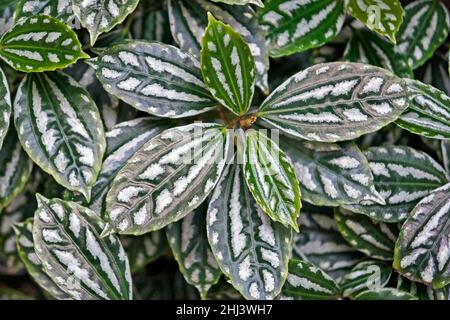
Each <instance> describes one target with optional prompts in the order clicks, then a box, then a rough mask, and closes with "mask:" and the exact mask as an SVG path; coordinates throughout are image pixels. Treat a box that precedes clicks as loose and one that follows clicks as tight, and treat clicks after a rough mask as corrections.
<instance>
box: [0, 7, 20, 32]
mask: <svg viewBox="0 0 450 320" xmlns="http://www.w3.org/2000/svg"><path fill="white" fill-rule="evenodd" d="M18 1H19V0H2V2H1V3H0V36H1V35H3V34H4V33H5V32H6V31H8V30H9V29H10V28H11V27H12V25H13V24H14V13H15V10H16V6H17V2H18Z"/></svg>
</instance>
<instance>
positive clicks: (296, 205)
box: [243, 130, 302, 231]
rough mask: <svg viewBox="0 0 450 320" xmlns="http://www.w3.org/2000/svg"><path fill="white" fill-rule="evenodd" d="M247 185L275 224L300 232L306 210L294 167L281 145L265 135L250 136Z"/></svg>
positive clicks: (256, 132) (246, 175) (245, 163)
mask: <svg viewBox="0 0 450 320" xmlns="http://www.w3.org/2000/svg"><path fill="white" fill-rule="evenodd" d="M245 144H246V146H245V151H244V160H243V161H244V172H245V175H244V177H245V181H246V182H247V185H248V187H249V189H250V191H251V192H252V194H253V196H254V197H255V199H256V202H258V204H259V205H260V206H261V208H262V209H263V211H264V212H265V213H266V214H268V215H269V216H270V218H272V220H274V221H278V222H281V223H282V224H284V225H285V226H291V227H292V228H294V230H296V231H298V225H297V218H298V216H299V214H300V208H301V207H302V205H301V202H300V187H299V183H298V180H297V176H296V174H295V169H294V166H293V165H292V163H291V161H290V159H289V158H288V157H287V156H286V154H285V153H284V152H283V151H282V150H280V149H279V147H278V145H277V144H276V143H275V142H274V141H272V140H271V139H270V138H268V137H267V136H266V135H265V134H264V133H262V132H260V131H256V130H248V131H247V132H246V143H245Z"/></svg>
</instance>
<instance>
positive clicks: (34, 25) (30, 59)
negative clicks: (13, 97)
mask: <svg viewBox="0 0 450 320" xmlns="http://www.w3.org/2000/svg"><path fill="white" fill-rule="evenodd" d="M0 58H2V59H3V60H4V61H5V62H6V63H8V64H9V65H10V66H11V67H13V68H14V69H16V70H19V71H23V72H41V71H52V70H56V69H61V68H65V67H67V66H68V65H70V64H72V63H75V62H76V61H77V60H78V59H82V58H89V56H88V55H87V54H86V53H84V52H83V50H82V48H81V44H80V42H79V41H78V38H77V34H76V33H75V32H74V31H73V30H72V29H71V28H69V27H68V26H67V25H65V24H64V23H62V22H61V21H59V20H57V19H55V18H52V17H50V16H45V15H37V16H32V17H30V18H22V19H20V20H19V21H18V22H17V23H16V24H15V25H14V26H13V27H12V29H10V30H9V31H7V32H6V33H5V34H4V35H3V37H2V38H1V39H0Z"/></svg>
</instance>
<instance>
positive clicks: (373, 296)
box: [355, 288, 418, 300]
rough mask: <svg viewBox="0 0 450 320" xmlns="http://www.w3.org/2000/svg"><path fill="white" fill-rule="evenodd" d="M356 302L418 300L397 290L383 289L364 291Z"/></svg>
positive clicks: (356, 298)
mask: <svg viewBox="0 0 450 320" xmlns="http://www.w3.org/2000/svg"><path fill="white" fill-rule="evenodd" d="M355 300H418V299H417V297H415V296H413V295H412V294H410V293H408V292H405V291H401V290H398V289H395V288H381V289H375V290H367V291H363V292H361V293H360V294H358V295H357V296H356V297H355Z"/></svg>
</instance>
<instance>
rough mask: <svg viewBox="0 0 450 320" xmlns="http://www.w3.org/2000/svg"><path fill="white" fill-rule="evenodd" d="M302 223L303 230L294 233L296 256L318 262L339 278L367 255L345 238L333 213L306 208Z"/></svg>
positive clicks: (300, 219)
mask: <svg viewBox="0 0 450 320" xmlns="http://www.w3.org/2000/svg"><path fill="white" fill-rule="evenodd" d="M299 225H300V226H301V232H300V233H297V234H295V235H294V246H293V252H292V254H293V258H294V259H300V260H305V261H309V262H311V263H313V264H315V265H317V266H318V267H320V268H321V269H322V270H324V271H325V272H326V273H327V274H329V275H330V276H332V277H333V278H334V279H335V280H336V281H340V279H341V277H342V276H343V275H344V274H346V273H347V272H349V271H350V270H351V269H352V267H353V266H355V265H356V264H357V263H358V262H360V261H361V260H363V259H364V258H365V256H364V255H363V254H362V253H360V252H358V251H356V249H354V248H353V247H352V246H350V245H349V244H348V242H347V241H346V240H345V239H344V238H342V236H341V234H340V233H339V230H338V226H337V224H336V222H335V221H334V220H333V214H328V213H327V212H316V211H312V210H311V209H310V210H307V212H305V210H303V212H302V214H301V215H300V218H299Z"/></svg>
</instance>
